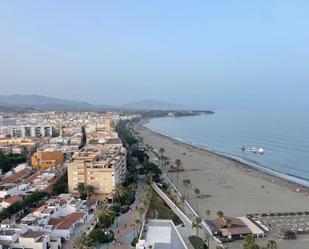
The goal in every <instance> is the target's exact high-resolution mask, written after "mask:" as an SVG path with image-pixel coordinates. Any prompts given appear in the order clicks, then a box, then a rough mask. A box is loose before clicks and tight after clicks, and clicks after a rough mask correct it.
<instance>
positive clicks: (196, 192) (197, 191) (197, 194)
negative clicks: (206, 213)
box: [194, 188, 200, 213]
mask: <svg viewBox="0 0 309 249" xmlns="http://www.w3.org/2000/svg"><path fill="white" fill-rule="evenodd" d="M194 194H195V200H196V212H197V213H198V196H199V194H200V190H199V189H198V188H196V189H194Z"/></svg>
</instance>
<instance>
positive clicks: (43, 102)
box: [0, 94, 190, 111]
mask: <svg viewBox="0 0 309 249" xmlns="http://www.w3.org/2000/svg"><path fill="white" fill-rule="evenodd" d="M10 108H13V109H14V108H15V109H25V108H26V109H27V108H28V109H38V110H54V111H103V110H141V111H142V110H188V109H190V108H186V107H184V106H182V105H177V104H173V103H168V102H163V101H159V100H154V99H148V100H142V101H136V102H131V103H128V104H125V105H121V106H111V105H94V104H91V103H87V102H83V101H76V100H66V99H59V98H53V97H46V96H42V95H22V94H14V95H0V110H1V109H2V110H5V111H7V110H8V109H10Z"/></svg>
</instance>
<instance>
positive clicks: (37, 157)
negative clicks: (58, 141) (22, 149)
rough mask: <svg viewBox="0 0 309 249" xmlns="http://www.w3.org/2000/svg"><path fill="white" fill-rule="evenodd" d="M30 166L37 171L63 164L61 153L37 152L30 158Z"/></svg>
mask: <svg viewBox="0 0 309 249" xmlns="http://www.w3.org/2000/svg"><path fill="white" fill-rule="evenodd" d="M31 164H32V166H33V167H34V168H37V169H46V168H51V167H56V166H59V165H62V164H63V153H62V151H60V150H55V151H37V152H35V153H34V154H33V155H32V157H31Z"/></svg>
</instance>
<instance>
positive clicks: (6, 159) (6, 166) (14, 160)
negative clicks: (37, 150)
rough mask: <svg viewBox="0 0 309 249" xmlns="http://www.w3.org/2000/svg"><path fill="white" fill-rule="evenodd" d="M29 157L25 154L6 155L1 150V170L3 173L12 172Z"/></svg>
mask: <svg viewBox="0 0 309 249" xmlns="http://www.w3.org/2000/svg"><path fill="white" fill-rule="evenodd" d="M26 160H27V157H26V155H23V154H8V155H5V154H3V152H2V151H1V150H0V169H1V170H2V173H6V172H8V171H10V170H11V169H12V168H13V167H15V166H16V165H18V164H20V163H24V162H26Z"/></svg>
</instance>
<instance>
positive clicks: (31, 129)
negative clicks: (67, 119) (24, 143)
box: [0, 124, 55, 138]
mask: <svg viewBox="0 0 309 249" xmlns="http://www.w3.org/2000/svg"><path fill="white" fill-rule="evenodd" d="M54 132H55V128H54V127H53V126H52V125H39V124H38V125H17V126H10V125H9V126H1V127H0V135H2V136H9V137H12V138H16V137H51V136H53V134H54Z"/></svg>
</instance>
